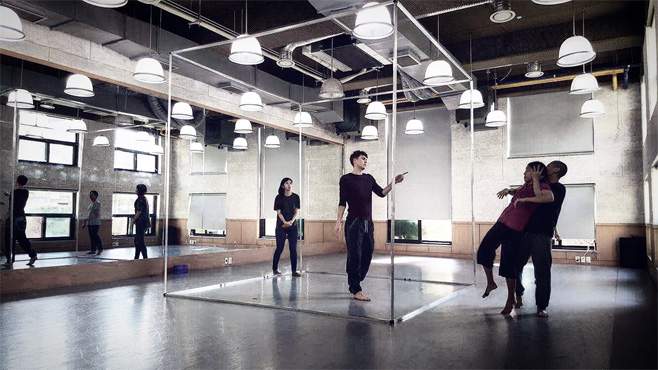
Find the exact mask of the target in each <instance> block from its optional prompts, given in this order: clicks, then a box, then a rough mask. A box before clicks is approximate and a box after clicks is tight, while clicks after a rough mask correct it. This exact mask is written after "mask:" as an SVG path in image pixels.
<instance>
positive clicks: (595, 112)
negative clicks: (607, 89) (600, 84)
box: [580, 99, 605, 118]
mask: <svg viewBox="0 0 658 370" xmlns="http://www.w3.org/2000/svg"><path fill="white" fill-rule="evenodd" d="M604 114H605V106H604V105H603V103H601V102H600V101H599V100H597V99H590V100H587V101H585V102H584V103H583V106H582V107H581V108H580V118H596V117H600V116H602V115H604Z"/></svg>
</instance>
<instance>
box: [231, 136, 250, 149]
mask: <svg viewBox="0 0 658 370" xmlns="http://www.w3.org/2000/svg"><path fill="white" fill-rule="evenodd" d="M233 149H237V150H247V139H245V138H243V137H236V138H235V139H233Z"/></svg>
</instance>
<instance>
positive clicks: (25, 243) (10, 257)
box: [5, 216, 37, 263]
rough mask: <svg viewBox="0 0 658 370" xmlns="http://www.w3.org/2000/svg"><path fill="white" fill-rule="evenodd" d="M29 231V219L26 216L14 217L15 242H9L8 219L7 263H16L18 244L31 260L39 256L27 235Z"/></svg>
mask: <svg viewBox="0 0 658 370" xmlns="http://www.w3.org/2000/svg"><path fill="white" fill-rule="evenodd" d="M26 229H27V219H26V218H25V216H15V217H14V240H12V241H9V219H7V222H6V226H5V234H6V237H5V257H6V258H7V263H10V262H14V259H15V254H16V251H15V250H14V245H15V244H16V242H18V245H20V246H21V249H23V251H24V252H25V253H27V254H28V255H29V256H30V258H32V257H34V256H36V255H37V252H36V251H35V250H34V249H32V243H30V240H29V239H28V238H27V235H25V230H26Z"/></svg>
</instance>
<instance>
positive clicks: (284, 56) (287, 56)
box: [277, 32, 343, 68]
mask: <svg viewBox="0 0 658 370" xmlns="http://www.w3.org/2000/svg"><path fill="white" fill-rule="evenodd" d="M342 34H343V33H342V32H341V33H335V34H333V35H327V36H320V37H316V38H314V39H310V40H304V41H297V42H292V43H290V44H288V45H286V46H285V47H284V48H283V51H281V59H280V60H279V62H280V61H281V60H284V61H292V53H293V52H294V51H295V49H297V48H298V47H300V46H304V45H308V44H312V43H314V42H318V41H322V40H326V39H330V38H332V37H336V36H340V35H342ZM279 62H277V64H279V65H280V63H279ZM291 65H294V62H293V63H292V64H291ZM286 68H289V67H286Z"/></svg>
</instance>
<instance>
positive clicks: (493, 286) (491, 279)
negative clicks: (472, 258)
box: [482, 266, 498, 298]
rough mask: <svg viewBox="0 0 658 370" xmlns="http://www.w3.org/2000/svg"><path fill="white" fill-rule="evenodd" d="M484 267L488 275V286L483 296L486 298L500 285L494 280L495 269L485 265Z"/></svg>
mask: <svg viewBox="0 0 658 370" xmlns="http://www.w3.org/2000/svg"><path fill="white" fill-rule="evenodd" d="M482 268H483V269H484V274H485V275H486V276H487V288H486V289H485V290H484V294H482V298H486V297H488V296H489V293H491V291H492V290H494V289H496V288H498V285H496V282H495V281H494V277H493V269H490V268H488V267H484V266H482Z"/></svg>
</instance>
